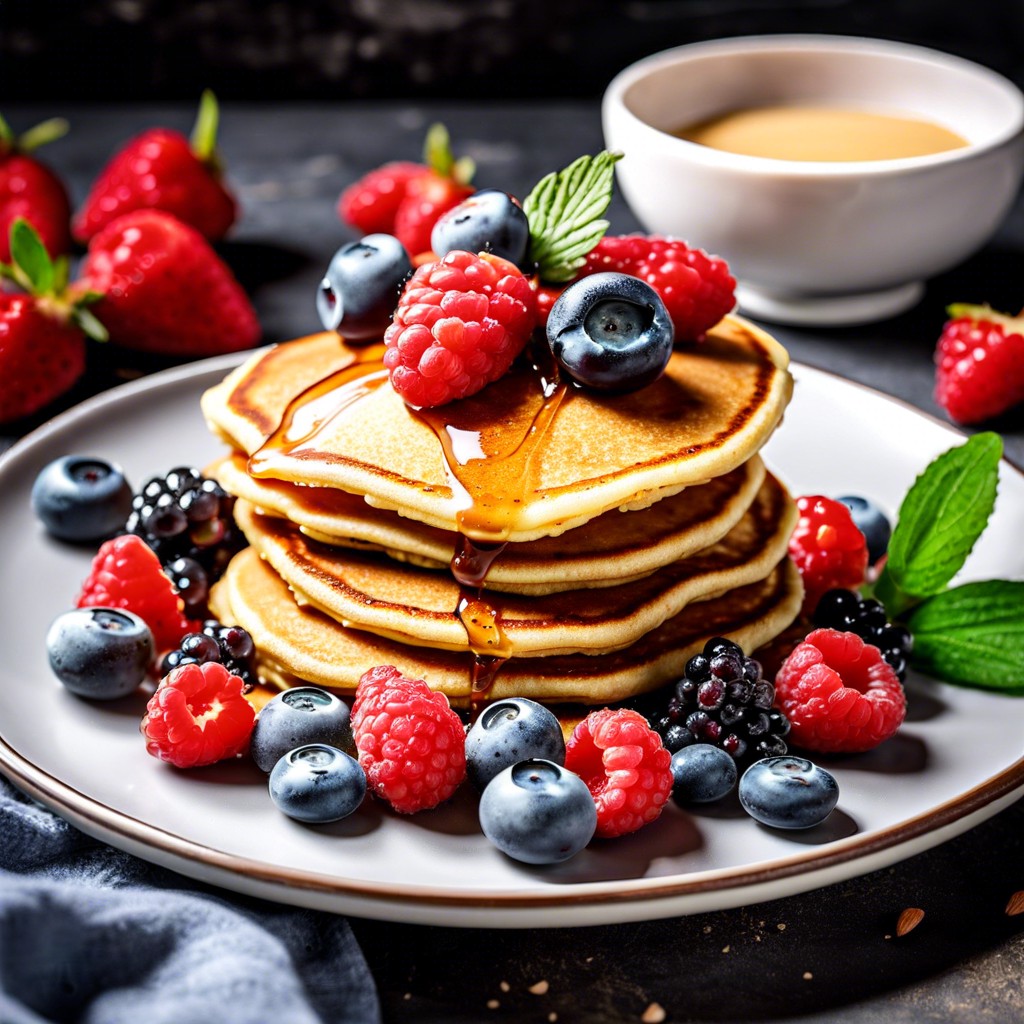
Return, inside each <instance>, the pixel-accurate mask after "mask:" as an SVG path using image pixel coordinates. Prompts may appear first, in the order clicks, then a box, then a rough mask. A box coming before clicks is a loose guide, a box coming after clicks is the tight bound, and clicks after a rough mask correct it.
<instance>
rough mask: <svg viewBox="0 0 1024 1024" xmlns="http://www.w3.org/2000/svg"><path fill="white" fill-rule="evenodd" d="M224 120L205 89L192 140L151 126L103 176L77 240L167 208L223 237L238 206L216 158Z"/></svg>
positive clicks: (78, 220)
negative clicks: (119, 220) (126, 219)
mask: <svg viewBox="0 0 1024 1024" xmlns="http://www.w3.org/2000/svg"><path fill="white" fill-rule="evenodd" d="M219 119H220V113H219V110H218V107H217V100H216V98H215V97H214V95H213V93H212V92H210V91H209V90H206V91H205V92H204V93H203V95H202V97H201V99H200V101H199V113H198V115H197V116H196V123H195V127H194V128H193V129H192V137H191V139H187V138H185V136H184V135H182V134H181V133H180V132H177V131H173V130H171V129H169V128H151V129H150V130H149V131H146V132H143V133H142V134H141V135H139V136H137V137H136V138H134V139H132V140H131V141H129V142H127V143H126V144H125V145H124V147H123V148H122V149H120V150H119V151H118V152H117V153H116V154H115V155H114V156H113V157H112V158H111V160H110V162H109V163H108V164H107V165H106V167H104V168H103V170H102V171H101V172H100V175H99V177H98V178H97V179H96V181H95V182H94V184H93V186H92V189H91V191H90V192H89V196H88V198H87V199H86V200H85V203H84V204H83V206H82V208H81V209H80V210H79V211H78V213H77V214H76V215H75V219H74V222H73V225H72V229H73V231H74V235H75V238H76V239H77V240H78V241H79V242H82V243H83V244H86V243H88V242H90V241H91V240H92V238H93V237H94V236H95V235H97V234H98V233H99V232H100V231H102V230H103V229H104V228H105V227H106V226H107V225H108V224H110V223H112V222H113V221H115V220H116V219H117V218H118V217H121V216H123V215H124V214H126V213H130V212H132V211H133V210H163V211H164V212H165V213H169V214H173V215H174V216H175V217H176V218H177V219H178V220H180V221H182V222H184V223H185V224H188V225H190V226H191V227H193V228H195V230H196V231H198V232H199V233H200V234H201V235H202V236H203V237H204V238H207V239H209V240H210V241H211V242H215V241H217V240H218V239H221V238H223V237H224V235H226V234H227V232H228V229H229V228H230V227H231V225H232V224H234V222H235V217H236V216H237V207H236V204H235V200H234V197H233V196H232V195H231V193H230V192H229V191H228V190H227V188H226V187H225V185H224V178H223V168H222V166H221V162H220V158H219V157H218V155H217V150H216V144H217V126H218V121H219ZM225 351H229V350H225Z"/></svg>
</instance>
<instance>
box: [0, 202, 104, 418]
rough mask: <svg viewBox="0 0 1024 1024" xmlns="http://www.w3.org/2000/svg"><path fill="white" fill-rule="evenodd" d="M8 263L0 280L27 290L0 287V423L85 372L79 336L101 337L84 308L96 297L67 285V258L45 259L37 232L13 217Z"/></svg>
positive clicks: (40, 403)
mask: <svg viewBox="0 0 1024 1024" xmlns="http://www.w3.org/2000/svg"><path fill="white" fill-rule="evenodd" d="M10 250H11V254H12V255H11V262H10V263H0V279H4V278H6V279H7V280H9V281H13V282H14V283H15V284H16V285H17V286H18V287H19V288H22V289H24V291H25V292H27V293H28V294H26V295H16V294H13V293H11V292H6V291H2V290H0V423H9V422H10V421H11V420H16V419H20V418H21V417H23V416H29V415H31V414H32V413H35V412H38V411H39V410H40V409H43V408H44V407H45V406H47V405H49V404H50V402H52V401H53V400H54V399H56V398H58V397H59V396H60V395H62V394H64V392H65V391H67V390H68V389H69V388H71V387H72V385H74V383H75V382H76V381H77V380H78V378H79V377H81V376H82V374H83V373H84V372H85V336H86V335H87V334H88V335H90V336H91V337H93V338H96V339H98V340H102V339H104V338H105V337H106V331H105V330H104V328H103V326H102V325H101V324H100V323H99V321H97V320H96V318H95V317H94V316H93V315H92V313H91V312H90V310H89V309H88V307H89V306H90V305H92V304H93V303H94V302H96V301H97V299H98V296H97V295H95V294H93V293H91V292H89V291H77V290H72V289H69V288H68V260H67V257H66V256H60V257H58V258H57V259H56V260H51V259H50V256H49V254H48V253H47V251H46V248H45V246H44V245H43V242H42V240H41V239H40V237H39V234H38V232H37V231H36V230H35V228H33V227H32V225H31V224H29V223H28V221H26V220H24V219H21V218H19V219H18V220H16V221H15V222H14V223H13V224H12V225H11V231H10Z"/></svg>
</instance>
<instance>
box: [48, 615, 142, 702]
mask: <svg viewBox="0 0 1024 1024" xmlns="http://www.w3.org/2000/svg"><path fill="white" fill-rule="evenodd" d="M46 652H47V655H48V656H49V659H50V667H51V668H52V669H53V671H54V674H55V675H56V676H57V678H58V679H59V680H60V681H61V682H62V683H63V684H64V685H65V686H66V687H67V688H68V689H69V690H70V691H71V692H72V693H76V694H78V696H79V697H89V698H91V699H93V700H116V699H117V698H118V697H126V696H128V694H129V693H131V692H132V691H134V690H136V689H137V688H138V687H139V685H140V684H141V683H142V681H143V679H145V678H146V673H147V672H148V671H149V667H150V666H151V665H152V664H153V653H154V652H153V634H152V633H151V632H150V629H149V626H147V625H146V623H145V622H143V620H142V619H140V618H139V616H138V615H134V614H132V613H131V612H129V611H126V610H124V609H119V608H76V609H74V610H72V611H69V612H64V614H63V615H60V616H58V617H57V619H55V620H54V623H53V625H52V626H50V629H49V632H48V633H47V634H46Z"/></svg>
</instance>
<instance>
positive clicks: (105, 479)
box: [32, 455, 132, 543]
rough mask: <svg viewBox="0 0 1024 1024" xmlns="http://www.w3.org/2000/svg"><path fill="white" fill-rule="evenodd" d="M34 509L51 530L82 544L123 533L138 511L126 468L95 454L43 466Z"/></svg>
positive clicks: (67, 458)
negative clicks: (133, 504)
mask: <svg viewBox="0 0 1024 1024" xmlns="http://www.w3.org/2000/svg"><path fill="white" fill-rule="evenodd" d="M32 510H33V511H34V512H35V514H36V516H37V517H38V518H39V519H40V521H41V522H42V524H43V526H44V527H45V528H46V531H47V533H49V534H52V535H53V536H54V537H58V538H60V539H61V540H68V541H74V542H77V543H80V542H86V541H101V540H106V539H107V538H109V537H112V536H114V534H116V533H119V532H120V531H121V530H122V529H123V527H124V524H125V520H126V519H127V518H128V516H129V515H130V514H131V511H132V489H131V485H130V484H129V483H128V481H127V480H125V477H124V472H123V470H122V469H121V467H120V466H118V465H116V464H114V463H113V462H108V461H107V460H106V459H101V458H97V457H95V456H91V455H65V456H64V457H63V458H59V459H55V460H54V461H53V462H51V463H49V465H46V466H44V467H43V468H42V470H40V472H39V475H38V476H37V477H36V479H35V483H34V484H33V485H32Z"/></svg>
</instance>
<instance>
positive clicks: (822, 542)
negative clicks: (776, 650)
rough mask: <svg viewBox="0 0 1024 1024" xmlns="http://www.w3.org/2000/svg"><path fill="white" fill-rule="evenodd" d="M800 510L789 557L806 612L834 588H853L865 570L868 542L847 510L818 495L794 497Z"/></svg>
mask: <svg viewBox="0 0 1024 1024" xmlns="http://www.w3.org/2000/svg"><path fill="white" fill-rule="evenodd" d="M796 507H797V509H798V510H799V512H800V518H799V519H798V520H797V524H796V527H795V528H794V530H793V534H792V536H791V537H790V539H789V556H790V558H792V559H793V562H794V564H795V565H796V567H797V569H798V570H799V571H800V578H801V580H802V581H803V585H804V602H803V612H804V614H805V615H810V614H811V613H812V612H813V611H814V609H815V607H817V604H818V601H819V600H820V598H821V595H822V594H824V593H825V591H826V590H832V589H833V588H834V587H845V588H848V589H849V588H853V589H856V588H857V587H859V586H860V585H861V584H862V583H863V582H864V577H865V575H866V573H867V569H868V545H867V541H866V540H865V539H864V534H863V533H861V531H860V530H858V529H857V526H856V524H855V523H854V521H853V517H852V516H851V515H850V510H849V509H848V508H847V507H846V506H845V505H843V504H841V503H840V502H838V501H834V500H833V499H832V498H826V497H824V496H823V495H820V494H810V495H803V496H802V497H799V498H797V500H796Z"/></svg>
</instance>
